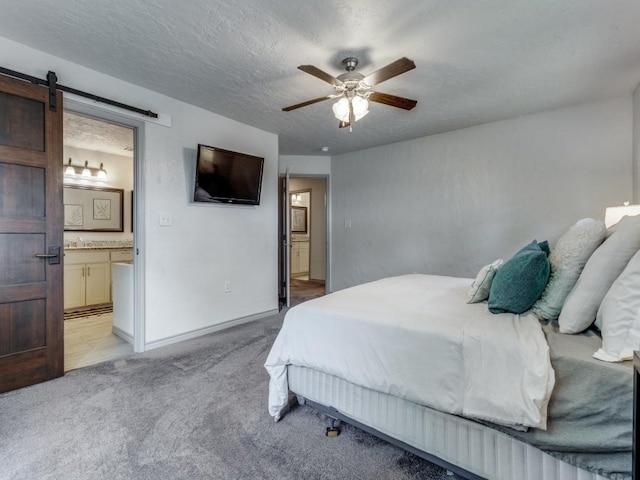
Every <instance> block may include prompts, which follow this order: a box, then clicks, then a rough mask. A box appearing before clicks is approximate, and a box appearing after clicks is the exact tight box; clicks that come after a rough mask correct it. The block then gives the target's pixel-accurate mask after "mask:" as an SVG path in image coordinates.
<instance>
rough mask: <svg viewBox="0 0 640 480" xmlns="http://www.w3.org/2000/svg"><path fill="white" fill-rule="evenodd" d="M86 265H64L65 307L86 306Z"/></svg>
mask: <svg viewBox="0 0 640 480" xmlns="http://www.w3.org/2000/svg"><path fill="white" fill-rule="evenodd" d="M85 305H86V304H85V266H84V265H65V266H64V309H65V310H66V309H68V308H77V307H84V306H85Z"/></svg>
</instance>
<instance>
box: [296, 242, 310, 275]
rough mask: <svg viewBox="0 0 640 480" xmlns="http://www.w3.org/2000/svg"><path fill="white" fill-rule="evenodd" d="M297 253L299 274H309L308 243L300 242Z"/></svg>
mask: <svg viewBox="0 0 640 480" xmlns="http://www.w3.org/2000/svg"><path fill="white" fill-rule="evenodd" d="M298 252H299V255H298V259H299V265H298V267H299V268H300V273H309V242H300V246H299V250H298Z"/></svg>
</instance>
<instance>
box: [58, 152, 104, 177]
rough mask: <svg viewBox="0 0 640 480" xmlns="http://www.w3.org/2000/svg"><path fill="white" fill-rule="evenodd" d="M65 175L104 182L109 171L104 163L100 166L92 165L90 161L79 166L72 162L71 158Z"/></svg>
mask: <svg viewBox="0 0 640 480" xmlns="http://www.w3.org/2000/svg"><path fill="white" fill-rule="evenodd" d="M64 176H65V177H73V178H82V179H86V180H98V181H102V182H106V181H107V171H106V170H105V169H104V165H103V164H102V163H101V164H100V168H94V167H90V166H89V162H84V166H78V165H73V164H72V163H71V158H69V162H68V163H67V165H66V167H65V169H64Z"/></svg>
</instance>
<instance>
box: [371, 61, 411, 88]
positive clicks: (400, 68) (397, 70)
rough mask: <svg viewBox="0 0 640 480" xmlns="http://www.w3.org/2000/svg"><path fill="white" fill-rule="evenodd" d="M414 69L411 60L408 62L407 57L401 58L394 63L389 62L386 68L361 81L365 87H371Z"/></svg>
mask: <svg viewBox="0 0 640 480" xmlns="http://www.w3.org/2000/svg"><path fill="white" fill-rule="evenodd" d="M414 68H416V64H415V63H413V60H409V59H408V58H407V57H402V58H399V59H398V60H396V61H395V62H391V63H390V64H389V65H387V66H386V67H382V68H381V69H379V70H376V71H375V72H373V73H370V74H369V75H367V76H366V77H364V78H363V79H362V81H363V82H364V83H366V84H367V85H371V86H373V85H377V84H378V83H382V82H384V81H385V80H389V79H390V78H393V77H396V76H398V75H400V74H401V73H405V72H408V71H409V70H413V69H414Z"/></svg>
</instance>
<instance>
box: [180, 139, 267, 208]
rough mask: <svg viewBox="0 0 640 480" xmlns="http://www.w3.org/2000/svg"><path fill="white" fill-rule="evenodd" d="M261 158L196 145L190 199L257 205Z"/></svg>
mask: <svg viewBox="0 0 640 480" xmlns="http://www.w3.org/2000/svg"><path fill="white" fill-rule="evenodd" d="M263 165H264V158H261V157H254V156H252V155H247V154H244V153H237V152H230V151H229V150H223V149H221V148H215V147H209V146H207V145H198V161H197V164H196V182H195V191H194V195H193V200H194V202H207V203H233V204H239V205H259V204H260V187H261V185H262V169H263Z"/></svg>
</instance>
